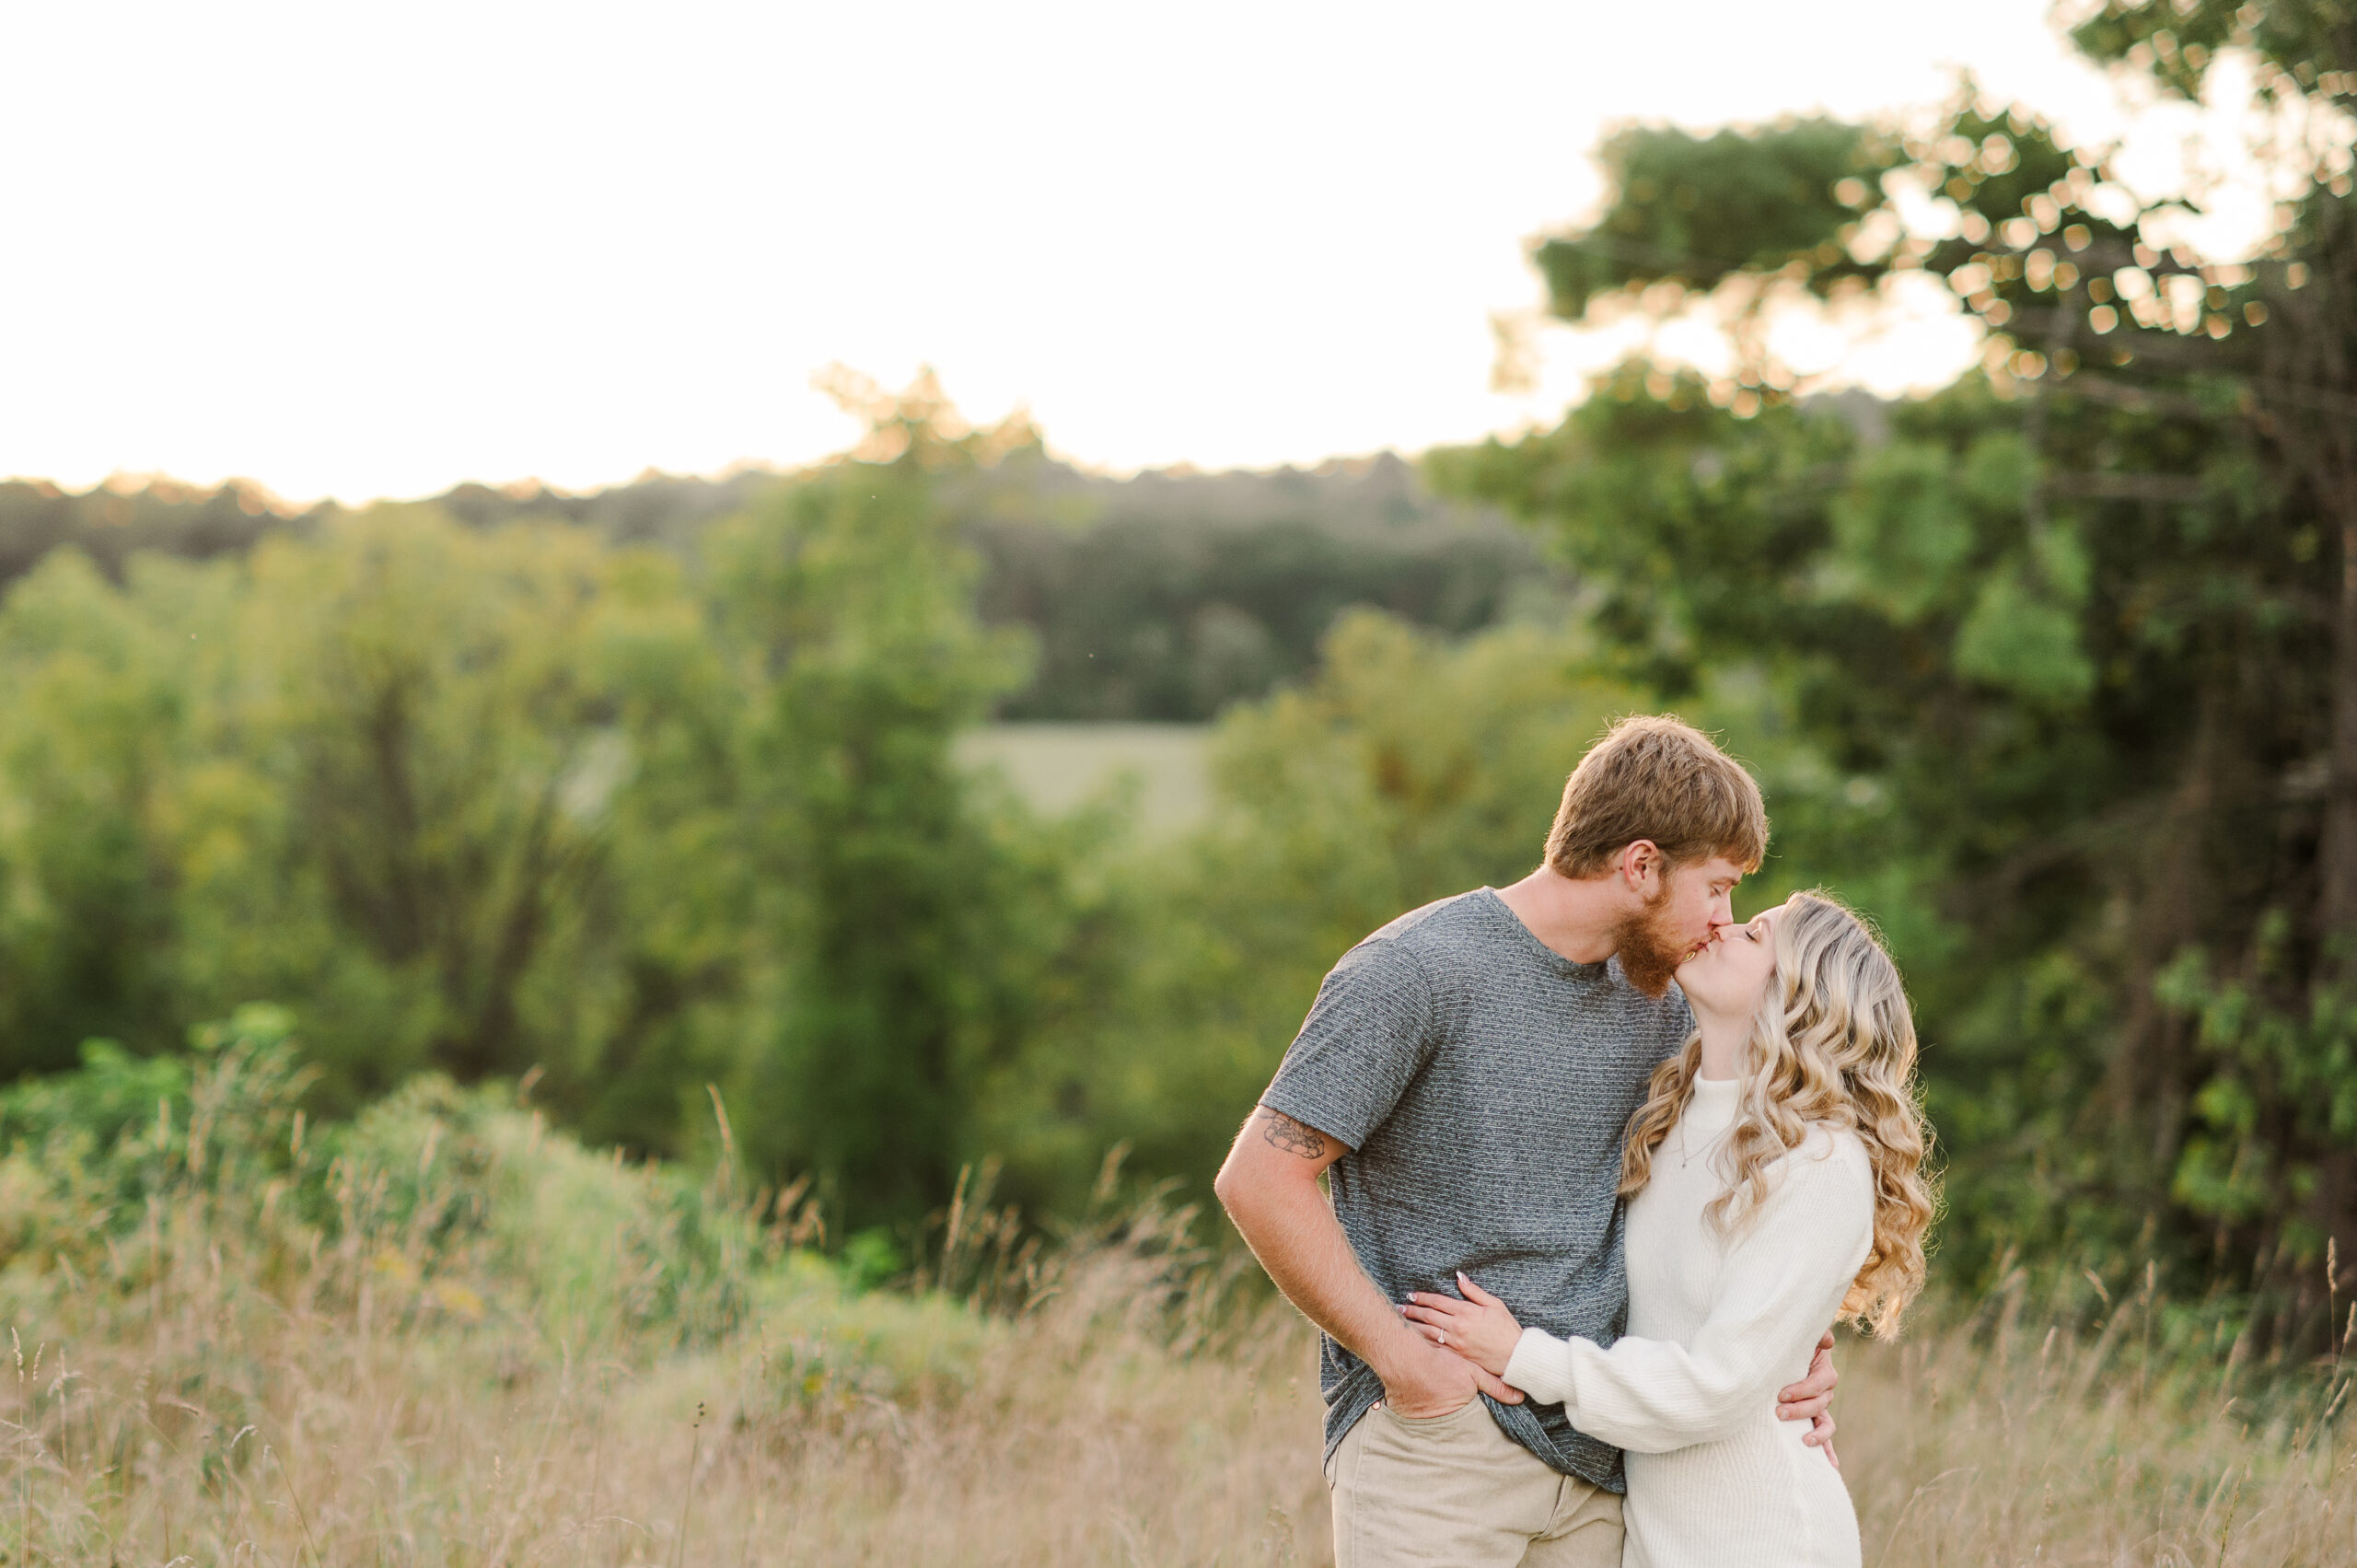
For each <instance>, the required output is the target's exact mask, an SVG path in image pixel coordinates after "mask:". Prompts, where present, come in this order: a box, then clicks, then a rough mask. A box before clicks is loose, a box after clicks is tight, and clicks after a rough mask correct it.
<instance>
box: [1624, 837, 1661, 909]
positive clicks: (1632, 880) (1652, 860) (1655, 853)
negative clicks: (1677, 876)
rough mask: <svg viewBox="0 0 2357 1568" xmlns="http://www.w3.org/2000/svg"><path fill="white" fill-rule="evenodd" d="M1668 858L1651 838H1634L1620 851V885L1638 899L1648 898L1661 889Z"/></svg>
mask: <svg viewBox="0 0 2357 1568" xmlns="http://www.w3.org/2000/svg"><path fill="white" fill-rule="evenodd" d="M1666 865H1668V858H1667V857H1666V855H1664V854H1662V853H1661V846H1660V845H1659V844H1657V843H1655V842H1653V840H1651V839H1634V840H1631V842H1629V844H1628V845H1627V846H1626V847H1625V848H1623V849H1622V850H1621V851H1620V882H1621V885H1622V886H1623V887H1625V888H1627V889H1629V891H1631V893H1634V894H1635V895H1636V896H1637V897H1638V898H1640V899H1647V900H1650V899H1651V898H1652V897H1653V896H1654V895H1655V893H1657V892H1659V891H1660V890H1661V885H1662V878H1663V877H1665V876H1666V875H1667V873H1666V870H1665V869H1664V868H1665V867H1666Z"/></svg>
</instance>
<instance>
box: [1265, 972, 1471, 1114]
mask: <svg viewBox="0 0 2357 1568" xmlns="http://www.w3.org/2000/svg"><path fill="white" fill-rule="evenodd" d="M1432 1023H1433V1003H1432V987H1431V985H1430V984H1429V982H1428V981H1427V980H1426V977H1425V975H1424V970H1423V966H1422V964H1421V963H1419V962H1418V961H1417V960H1416V958H1415V956H1414V955H1413V954H1411V953H1409V952H1407V951H1405V950H1403V949H1402V948H1401V947H1399V944H1398V943H1397V942H1395V941H1393V940H1391V939H1390V938H1387V937H1369V938H1368V939H1367V940H1366V941H1364V942H1362V943H1360V944H1359V945H1358V946H1357V947H1353V948H1352V949H1351V950H1350V951H1349V952H1347V953H1345V954H1343V955H1342V961H1341V962H1340V963H1338V964H1336V965H1335V966H1334V968H1333V970H1332V972H1330V973H1329V974H1328V975H1327V977H1326V979H1325V981H1324V982H1323V983H1322V984H1320V985H1319V986H1318V1000H1317V1001H1315V1002H1313V1003H1312V1004H1310V1007H1309V1016H1308V1017H1307V1018H1306V1019H1304V1020H1303V1021H1302V1026H1301V1032H1300V1033H1299V1034H1297V1035H1295V1037H1294V1041H1293V1044H1292V1045H1291V1046H1289V1047H1288V1048H1287V1049H1286V1051H1285V1059H1284V1061H1283V1063H1281V1064H1280V1065H1279V1066H1278V1068H1277V1075H1276V1077H1275V1079H1274V1080H1273V1081H1272V1082H1271V1084H1270V1085H1269V1088H1268V1092H1267V1093H1266V1094H1263V1095H1262V1096H1261V1097H1260V1103H1261V1104H1262V1105H1264V1106H1266V1107H1268V1108H1269V1109H1271V1110H1273V1111H1276V1112H1278V1113H1280V1114H1281V1115H1284V1116H1290V1117H1292V1118H1293V1119H1294V1120H1295V1121H1300V1122H1303V1123H1306V1125H1308V1126H1311V1127H1315V1128H1317V1129H1318V1131H1319V1132H1323V1133H1325V1134H1326V1135H1327V1136H1328V1137H1329V1138H1334V1139H1338V1140H1340V1141H1341V1142H1342V1143H1344V1144H1349V1145H1350V1146H1351V1147H1352V1148H1353V1149H1356V1148H1358V1147H1360V1146H1362V1145H1363V1144H1364V1143H1365V1142H1366V1140H1367V1137H1368V1135H1369V1134H1370V1133H1372V1132H1374V1131H1375V1130H1376V1128H1378V1127H1380V1126H1382V1125H1383V1123H1384V1121H1385V1120H1386V1119H1387V1118H1388V1117H1389V1116H1390V1114H1391V1110H1392V1108H1393V1107H1394V1106H1396V1105H1398V1104H1399V1097H1400V1096H1401V1095H1403V1094H1405V1093H1407V1091H1408V1086H1409V1085H1410V1084H1411V1083H1413V1082H1414V1081H1415V1077H1416V1074H1418V1073H1420V1072H1422V1070H1423V1068H1424V1065H1425V1063H1428V1062H1430V1061H1431V1060H1432V1056H1433V1051H1434V1031H1433V1027H1432Z"/></svg>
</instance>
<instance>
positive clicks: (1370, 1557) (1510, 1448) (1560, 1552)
mask: <svg viewBox="0 0 2357 1568" xmlns="http://www.w3.org/2000/svg"><path fill="white" fill-rule="evenodd" d="M1327 1480H1328V1481H1329V1483H1331V1485H1332V1488H1333V1493H1334V1564H1335V1568H1411V1564H1412V1565H1415V1568H1492V1565H1493V1564H1494V1565H1495V1568H1516V1565H1517V1564H1518V1565H1520V1568H1620V1498H1619V1497H1617V1496H1615V1495H1614V1494H1613V1493H1609V1492H1607V1491H1605V1490H1604V1489H1603V1488H1602V1487H1600V1486H1596V1485H1594V1484H1592V1483H1590V1482H1588V1481H1582V1480H1580V1479H1579V1477H1577V1476H1568V1475H1561V1474H1558V1473H1557V1472H1556V1471H1554V1470H1552V1469H1548V1468H1547V1466H1546V1465H1544V1464H1542V1463H1540V1462H1539V1459H1538V1456H1537V1455H1535V1454H1533V1453H1531V1452H1530V1451H1529V1450H1528V1449H1527V1448H1525V1447H1523V1446H1521V1445H1520V1444H1518V1443H1516V1442H1515V1441H1514V1440H1513V1439H1512V1438H1510V1437H1508V1436H1507V1435H1506V1434H1504V1433H1503V1432H1501V1431H1499V1430H1498V1423H1496V1422H1495V1421H1493V1420H1492V1419H1491V1417H1490V1411H1489V1407H1488V1406H1486V1405H1484V1404H1482V1403H1481V1401H1480V1400H1474V1401H1473V1402H1472V1403H1471V1404H1469V1405H1467V1406H1466V1407H1465V1408H1464V1409H1462V1410H1460V1411H1454V1412H1453V1413H1451V1414H1448V1415H1438V1416H1432V1417H1428V1418H1425V1419H1422V1420H1408V1419H1405V1418H1402V1417H1400V1416H1396V1415H1393V1414H1392V1413H1391V1411H1389V1410H1388V1409H1387V1407H1385V1406H1382V1405H1377V1406H1376V1408H1375V1409H1373V1410H1371V1411H1367V1412H1366V1414H1364V1416H1361V1417H1360V1418H1359V1423H1358V1424H1357V1425H1356V1426H1353V1427H1352V1428H1351V1430H1350V1432H1349V1433H1348V1434H1346V1435H1345V1436H1344V1437H1343V1438H1342V1446H1341V1447H1339V1448H1337V1449H1335V1450H1334V1459H1333V1463H1332V1464H1331V1465H1330V1466H1329V1468H1328V1472H1327Z"/></svg>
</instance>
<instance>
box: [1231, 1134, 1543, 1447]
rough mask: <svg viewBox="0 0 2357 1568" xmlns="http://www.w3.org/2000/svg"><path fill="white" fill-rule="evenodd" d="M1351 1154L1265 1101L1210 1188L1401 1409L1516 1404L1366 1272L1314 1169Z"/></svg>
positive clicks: (1313, 1314)
mask: <svg viewBox="0 0 2357 1568" xmlns="http://www.w3.org/2000/svg"><path fill="white" fill-rule="evenodd" d="M1345 1152H1346V1150H1345V1146H1344V1145H1343V1144H1341V1143H1340V1142H1339V1141H1337V1140H1335V1139H1333V1138H1329V1137H1328V1136H1327V1135H1326V1134H1325V1133H1323V1132H1319V1131H1318V1129H1316V1128H1315V1127H1311V1126H1309V1125H1307V1124H1306V1123H1304V1122H1301V1121H1295V1120H1294V1119H1293V1118H1292V1117H1290V1116H1286V1115H1284V1114H1283V1112H1281V1111H1274V1110H1271V1109H1269V1108H1268V1107H1266V1106H1262V1107H1260V1109H1257V1110H1255V1111H1253V1113H1252V1115H1251V1116H1250V1118H1249V1119H1248V1120H1247V1121H1245V1123H1244V1130H1243V1131H1242V1132H1238V1133H1237V1135H1236V1144H1235V1146H1234V1147H1233V1148H1231V1149H1229V1150H1228V1152H1227V1163H1226V1164H1225V1165H1223V1166H1221V1167H1220V1172H1219V1177H1218V1179H1216V1180H1214V1181H1213V1183H1212V1191H1214V1192H1216V1193H1217V1194H1218V1195H1219V1201H1220V1202H1221V1203H1222V1204H1224V1205H1225V1207H1226V1209H1227V1215H1228V1218H1229V1219H1231V1220H1233V1221H1235V1222H1236V1228H1237V1230H1238V1231H1240V1232H1241V1233H1242V1234H1243V1237H1244V1240H1245V1242H1246V1244H1247V1245H1248V1246H1249V1247H1250V1248H1251V1249H1252V1255H1253V1256H1254V1257H1256V1258H1258V1259H1260V1266H1261V1267H1262V1268H1264V1269H1266V1270H1267V1271H1268V1272H1269V1277H1270V1278H1271V1279H1272V1280H1274V1281H1275V1282H1276V1283H1277V1288H1278V1289H1279V1290H1281V1291H1283V1292H1284V1293H1285V1299H1286V1300H1288V1301H1290V1302H1292V1303H1293V1304H1294V1305H1295V1307H1299V1308H1300V1309H1301V1312H1302V1315H1303V1316H1304V1317H1306V1318H1308V1319H1309V1320H1310V1321H1311V1322H1313V1323H1315V1324H1317V1325H1318V1327H1319V1328H1321V1329H1323V1330H1326V1332H1327V1333H1329V1334H1330V1335H1332V1336H1333V1337H1334V1339H1335V1340H1336V1341H1337V1342H1340V1343H1341V1345H1342V1346H1343V1347H1344V1348H1346V1349H1348V1350H1349V1351H1350V1352H1351V1353H1353V1354H1354V1355H1356V1356H1357V1357H1358V1358H1359V1359H1360V1360H1362V1361H1364V1362H1365V1363H1366V1364H1367V1365H1368V1366H1370V1367H1372V1368H1373V1369H1374V1371H1375V1375H1376V1376H1377V1377H1379V1378H1381V1379H1382V1380H1383V1397H1384V1400H1386V1402H1387V1403H1388V1404H1389V1405H1390V1407H1391V1409H1392V1411H1394V1412H1395V1413H1397V1414H1399V1415H1403V1416H1431V1415H1446V1413H1447V1412H1449V1411H1453V1410H1457V1409H1460V1408H1462V1407H1463V1406H1464V1405H1465V1404H1467V1403H1468V1402H1469V1401H1470V1400H1472V1398H1473V1396H1474V1394H1475V1393H1476V1392H1477V1391H1479V1392H1482V1393H1486V1394H1488V1395H1489V1396H1490V1397H1491V1398H1492V1399H1495V1400H1503V1401H1504V1402H1505V1403H1507V1404H1515V1403H1518V1402H1520V1400H1521V1399H1522V1396H1521V1395H1520V1394H1519V1393H1516V1392H1515V1390H1514V1389H1512V1388H1508V1387H1506V1385H1505V1384H1504V1382H1502V1381H1500V1380H1499V1379H1498V1378H1497V1377H1495V1376H1492V1375H1491V1374H1489V1373H1488V1372H1485V1371H1483V1370H1482V1369H1481V1368H1480V1367H1478V1366H1475V1365H1473V1364H1472V1363H1470V1362H1469V1361H1466V1360H1463V1359H1462V1358H1460V1357H1458V1356H1456V1355H1452V1354H1451V1353H1448V1352H1447V1351H1445V1350H1442V1349H1441V1348H1440V1347H1438V1346H1437V1345H1434V1344H1431V1343H1428V1342H1426V1341H1425V1340H1424V1338H1423V1336H1422V1335H1421V1334H1419V1333H1417V1332H1416V1330H1415V1329H1414V1328H1413V1327H1411V1325H1410V1324H1409V1323H1408V1322H1407V1320H1406V1319H1404V1318H1401V1317H1400V1316H1399V1308H1398V1307H1396V1306H1395V1305H1394V1304H1393V1303H1391V1302H1389V1301H1387V1300H1385V1299H1384V1296H1383V1293H1382V1292H1381V1291H1379V1290H1377V1289H1376V1288H1375V1282H1374V1281H1373V1280H1371V1279H1369V1278H1367V1276H1366V1271H1365V1270H1364V1269H1363V1268H1361V1267H1360V1266H1359V1260H1358V1255H1357V1254H1356V1253H1354V1252H1353V1251H1352V1250H1351V1243H1350V1238H1349V1237H1346V1236H1344V1235H1343V1234H1342V1226H1341V1222H1340V1221H1338V1220H1336V1219H1335V1218H1334V1210H1333V1208H1332V1206H1331V1205H1330V1204H1329V1203H1328V1202H1327V1201H1326V1194H1325V1193H1323V1192H1322V1191H1318V1174H1319V1173H1320V1172H1322V1171H1323V1170H1325V1168H1326V1167H1328V1166H1329V1165H1332V1164H1333V1163H1334V1162H1335V1161H1336V1160H1337V1159H1340V1158H1341V1156H1342V1155H1343V1154H1344V1153H1345Z"/></svg>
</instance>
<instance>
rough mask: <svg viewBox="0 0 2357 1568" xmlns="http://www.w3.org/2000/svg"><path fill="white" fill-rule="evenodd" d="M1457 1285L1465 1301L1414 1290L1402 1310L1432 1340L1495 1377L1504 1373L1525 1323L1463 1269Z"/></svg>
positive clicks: (1450, 1296) (1425, 1336) (1512, 1356)
mask: <svg viewBox="0 0 2357 1568" xmlns="http://www.w3.org/2000/svg"><path fill="white" fill-rule="evenodd" d="M1457 1289H1459V1290H1461V1291H1463V1292H1464V1293H1465V1299H1464V1300H1462V1301H1459V1300H1457V1298H1456V1297H1455V1296H1453V1295H1427V1294H1426V1293H1424V1292H1422V1291H1411V1292H1410V1293H1409V1295H1408V1305H1407V1306H1405V1307H1401V1308H1400V1309H1399V1310H1400V1312H1401V1313H1402V1314H1403V1315H1405V1316H1406V1318H1408V1320H1409V1321H1410V1322H1411V1323H1413V1324H1415V1325H1416V1331H1417V1332H1418V1333H1420V1334H1422V1335H1423V1336H1424V1338H1426V1339H1428V1340H1430V1341H1432V1342H1433V1343H1434V1344H1436V1345H1445V1346H1446V1347H1447V1348H1448V1349H1450V1350H1453V1351H1455V1352H1456V1353H1457V1354H1459V1355H1461V1356H1463V1357H1464V1358H1465V1359H1466V1360H1468V1361H1469V1362H1471V1363H1472V1364H1473V1365H1476V1366H1478V1367H1480V1368H1481V1369H1482V1370H1483V1371H1484V1372H1487V1373H1490V1374H1491V1375H1492V1376H1498V1377H1503V1376H1505V1375H1506V1363H1507V1362H1508V1361H1510V1360H1512V1359H1513V1358H1514V1347H1515V1343H1516V1342H1518V1341H1520V1340H1521V1338H1522V1325H1521V1324H1519V1323H1517V1322H1515V1320H1514V1314H1513V1313H1511V1312H1509V1311H1507V1310H1506V1304H1505V1303H1504V1302H1503V1301H1500V1300H1499V1299H1498V1298H1497V1297H1496V1296H1494V1295H1491V1294H1490V1293H1489V1292H1488V1291H1486V1290H1483V1289H1482V1288H1481V1287H1480V1285H1477V1284H1475V1283H1473V1282H1472V1281H1471V1280H1469V1279H1467V1278H1466V1277H1465V1275H1464V1274H1463V1273H1462V1272H1459V1273H1458V1274H1457Z"/></svg>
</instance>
